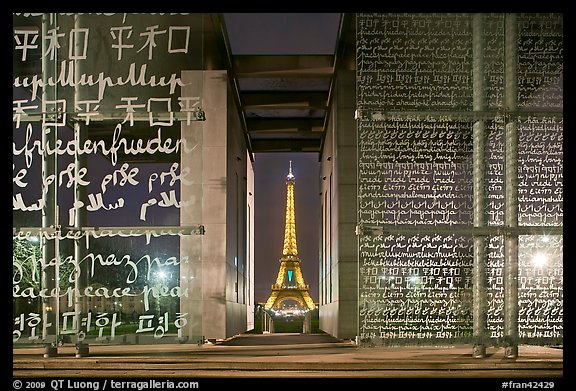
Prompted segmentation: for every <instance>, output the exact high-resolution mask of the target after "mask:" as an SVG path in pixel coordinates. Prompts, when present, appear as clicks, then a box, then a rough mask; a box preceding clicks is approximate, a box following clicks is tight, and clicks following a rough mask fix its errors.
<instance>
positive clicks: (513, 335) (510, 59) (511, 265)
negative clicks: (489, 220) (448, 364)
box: [504, 14, 518, 358]
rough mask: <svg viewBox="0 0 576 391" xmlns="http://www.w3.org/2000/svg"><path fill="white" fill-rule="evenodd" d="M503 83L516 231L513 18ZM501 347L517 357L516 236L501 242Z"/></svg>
mask: <svg viewBox="0 0 576 391" xmlns="http://www.w3.org/2000/svg"><path fill="white" fill-rule="evenodd" d="M504 24H505V26H504V29H505V31H504V45H505V46H504V53H505V54H504V56H505V59H504V64H505V71H504V80H505V83H506V85H505V91H504V99H505V112H506V124H505V132H504V154H505V156H504V170H505V178H504V183H505V194H504V207H505V212H504V213H505V215H504V218H505V224H506V227H507V228H515V227H518V122H517V113H516V110H517V109H518V79H517V78H518V75H517V63H518V47H517V45H518V30H517V21H516V15H515V14H506V15H505V19H504ZM504 343H505V355H506V357H508V358H515V357H517V356H518V235H517V234H511V233H510V232H508V233H507V235H506V237H505V239H504Z"/></svg>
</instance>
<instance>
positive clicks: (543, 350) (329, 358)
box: [12, 333, 565, 390]
mask: <svg viewBox="0 0 576 391" xmlns="http://www.w3.org/2000/svg"><path fill="white" fill-rule="evenodd" d="M563 361H564V356H563V349H562V348H553V347H542V346H520V347H519V354H518V357H517V358H514V359H510V358H506V357H505V356H504V348H497V347H489V348H488V349H487V357H485V358H473V357H472V346H470V345H459V346H450V347H435V346H419V347H375V348H367V347H358V346H357V345H356V344H355V343H353V342H352V341H341V340H338V339H335V338H333V337H331V336H329V335H323V334H284V333H278V334H260V335H256V334H246V335H241V336H236V337H234V338H231V339H228V340H225V341H217V342H216V343H207V344H204V345H191V344H175V345H165V344H158V345H145V346H142V345H91V346H90V351H89V355H88V356H86V357H75V347H74V346H72V345H71V346H61V347H59V348H58V355H57V356H56V357H48V358H44V357H43V349H42V348H41V347H27V348H24V347H15V348H13V371H12V373H13V377H15V378H27V377H34V378H50V377H55V376H57V377H59V378H99V379H103V378H114V379H119V378H132V379H134V378H151V377H154V378H162V379H170V378H174V379H175V378H187V379H189V378H195V379H197V378H204V379H206V378H228V379H229V378H234V379H240V378H340V379H345V378H388V379H408V378H413V379H414V378H420V379H422V378H427V379H448V378H450V379H468V380H473V381H474V382H477V381H479V379H505V380H503V381H511V382H519V381H521V380H522V379H524V381H526V379H528V380H529V381H531V382H543V381H548V382H551V381H553V382H555V383H554V387H553V388H554V389H555V390H557V389H562V387H561V384H562V383H563V382H564V380H565V378H564V371H563ZM514 379H518V380H514ZM510 384H511V385H510V387H508V388H520V386H518V387H515V386H514V385H512V383H510ZM496 385H497V389H502V388H505V387H507V386H503V385H501V384H500V380H498V383H497V384H496ZM534 385H535V386H538V385H539V386H541V387H532V386H530V387H529V388H552V387H550V386H551V385H552V384H544V383H543V384H537V383H535V384H534ZM527 387H528V386H525V387H524V388H527Z"/></svg>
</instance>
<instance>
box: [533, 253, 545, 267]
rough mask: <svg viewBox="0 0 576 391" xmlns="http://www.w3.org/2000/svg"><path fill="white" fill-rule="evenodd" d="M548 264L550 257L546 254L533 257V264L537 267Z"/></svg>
mask: <svg viewBox="0 0 576 391" xmlns="http://www.w3.org/2000/svg"><path fill="white" fill-rule="evenodd" d="M547 263H548V257H547V256H546V254H542V253H538V254H536V255H534V257H532V264H533V265H534V266H535V267H543V266H545V265H546V264H547Z"/></svg>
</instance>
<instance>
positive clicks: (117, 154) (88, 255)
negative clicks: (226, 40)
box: [12, 13, 205, 347]
mask: <svg viewBox="0 0 576 391" xmlns="http://www.w3.org/2000/svg"><path fill="white" fill-rule="evenodd" d="M202 18H203V16H202V14H107V13H101V14H74V13H70V14H62V13H58V14H56V13H52V14H43V13H38V14H34V13H28V14H13V166H12V167H13V186H12V187H13V267H12V270H13V277H12V282H13V313H12V317H13V343H14V345H15V346H16V345H25V344H32V343H35V344H38V343H40V344H45V345H47V346H52V347H55V346H57V345H58V344H60V343H63V342H72V343H76V344H88V343H156V342H157V343H162V342H167V343H174V342H179V343H187V342H190V343H198V342H202V327H201V325H202V318H201V316H202V311H201V305H202V301H201V299H202V296H201V287H200V286H199V283H200V281H201V277H202V276H201V272H202V268H201V260H200V244H201V238H202V234H203V226H202V221H201V219H202V214H201V205H202V182H201V177H202V161H201V158H200V156H201V155H200V153H201V151H202V120H203V119H205V118H204V112H203V111H202V83H201V80H202V78H201V77H200V78H198V77H194V72H201V70H202V65H203V58H202V53H203V50H202V49H203V48H202V46H203V35H202V29H203V25H202V23H203V20H202ZM198 80H200V82H199V81H198ZM184 206H186V207H187V208H188V209H192V210H196V211H197V212H195V213H192V214H191V215H190V214H189V215H187V216H186V217H184V215H183V214H182V210H181V208H182V207H184ZM190 216H192V217H190Z"/></svg>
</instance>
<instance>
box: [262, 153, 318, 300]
mask: <svg viewBox="0 0 576 391" xmlns="http://www.w3.org/2000/svg"><path fill="white" fill-rule="evenodd" d="M294 179H295V178H294V175H292V162H290V170H289V172H288V175H287V176H286V228H285V230H284V248H283V250H282V258H280V270H279V271H278V277H276V283H275V284H274V285H272V293H271V294H270V297H269V298H268V300H267V301H266V304H265V305H264V309H266V310H269V309H272V308H274V309H278V308H280V305H281V304H282V302H284V301H286V300H294V301H297V302H298V303H299V304H300V306H301V307H302V309H305V310H311V309H314V308H315V307H316V305H315V304H314V301H313V300H312V298H311V297H310V293H308V285H306V283H305V282H304V277H303V276H302V269H300V259H299V258H298V247H297V245H296V219H295V215H294Z"/></svg>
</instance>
